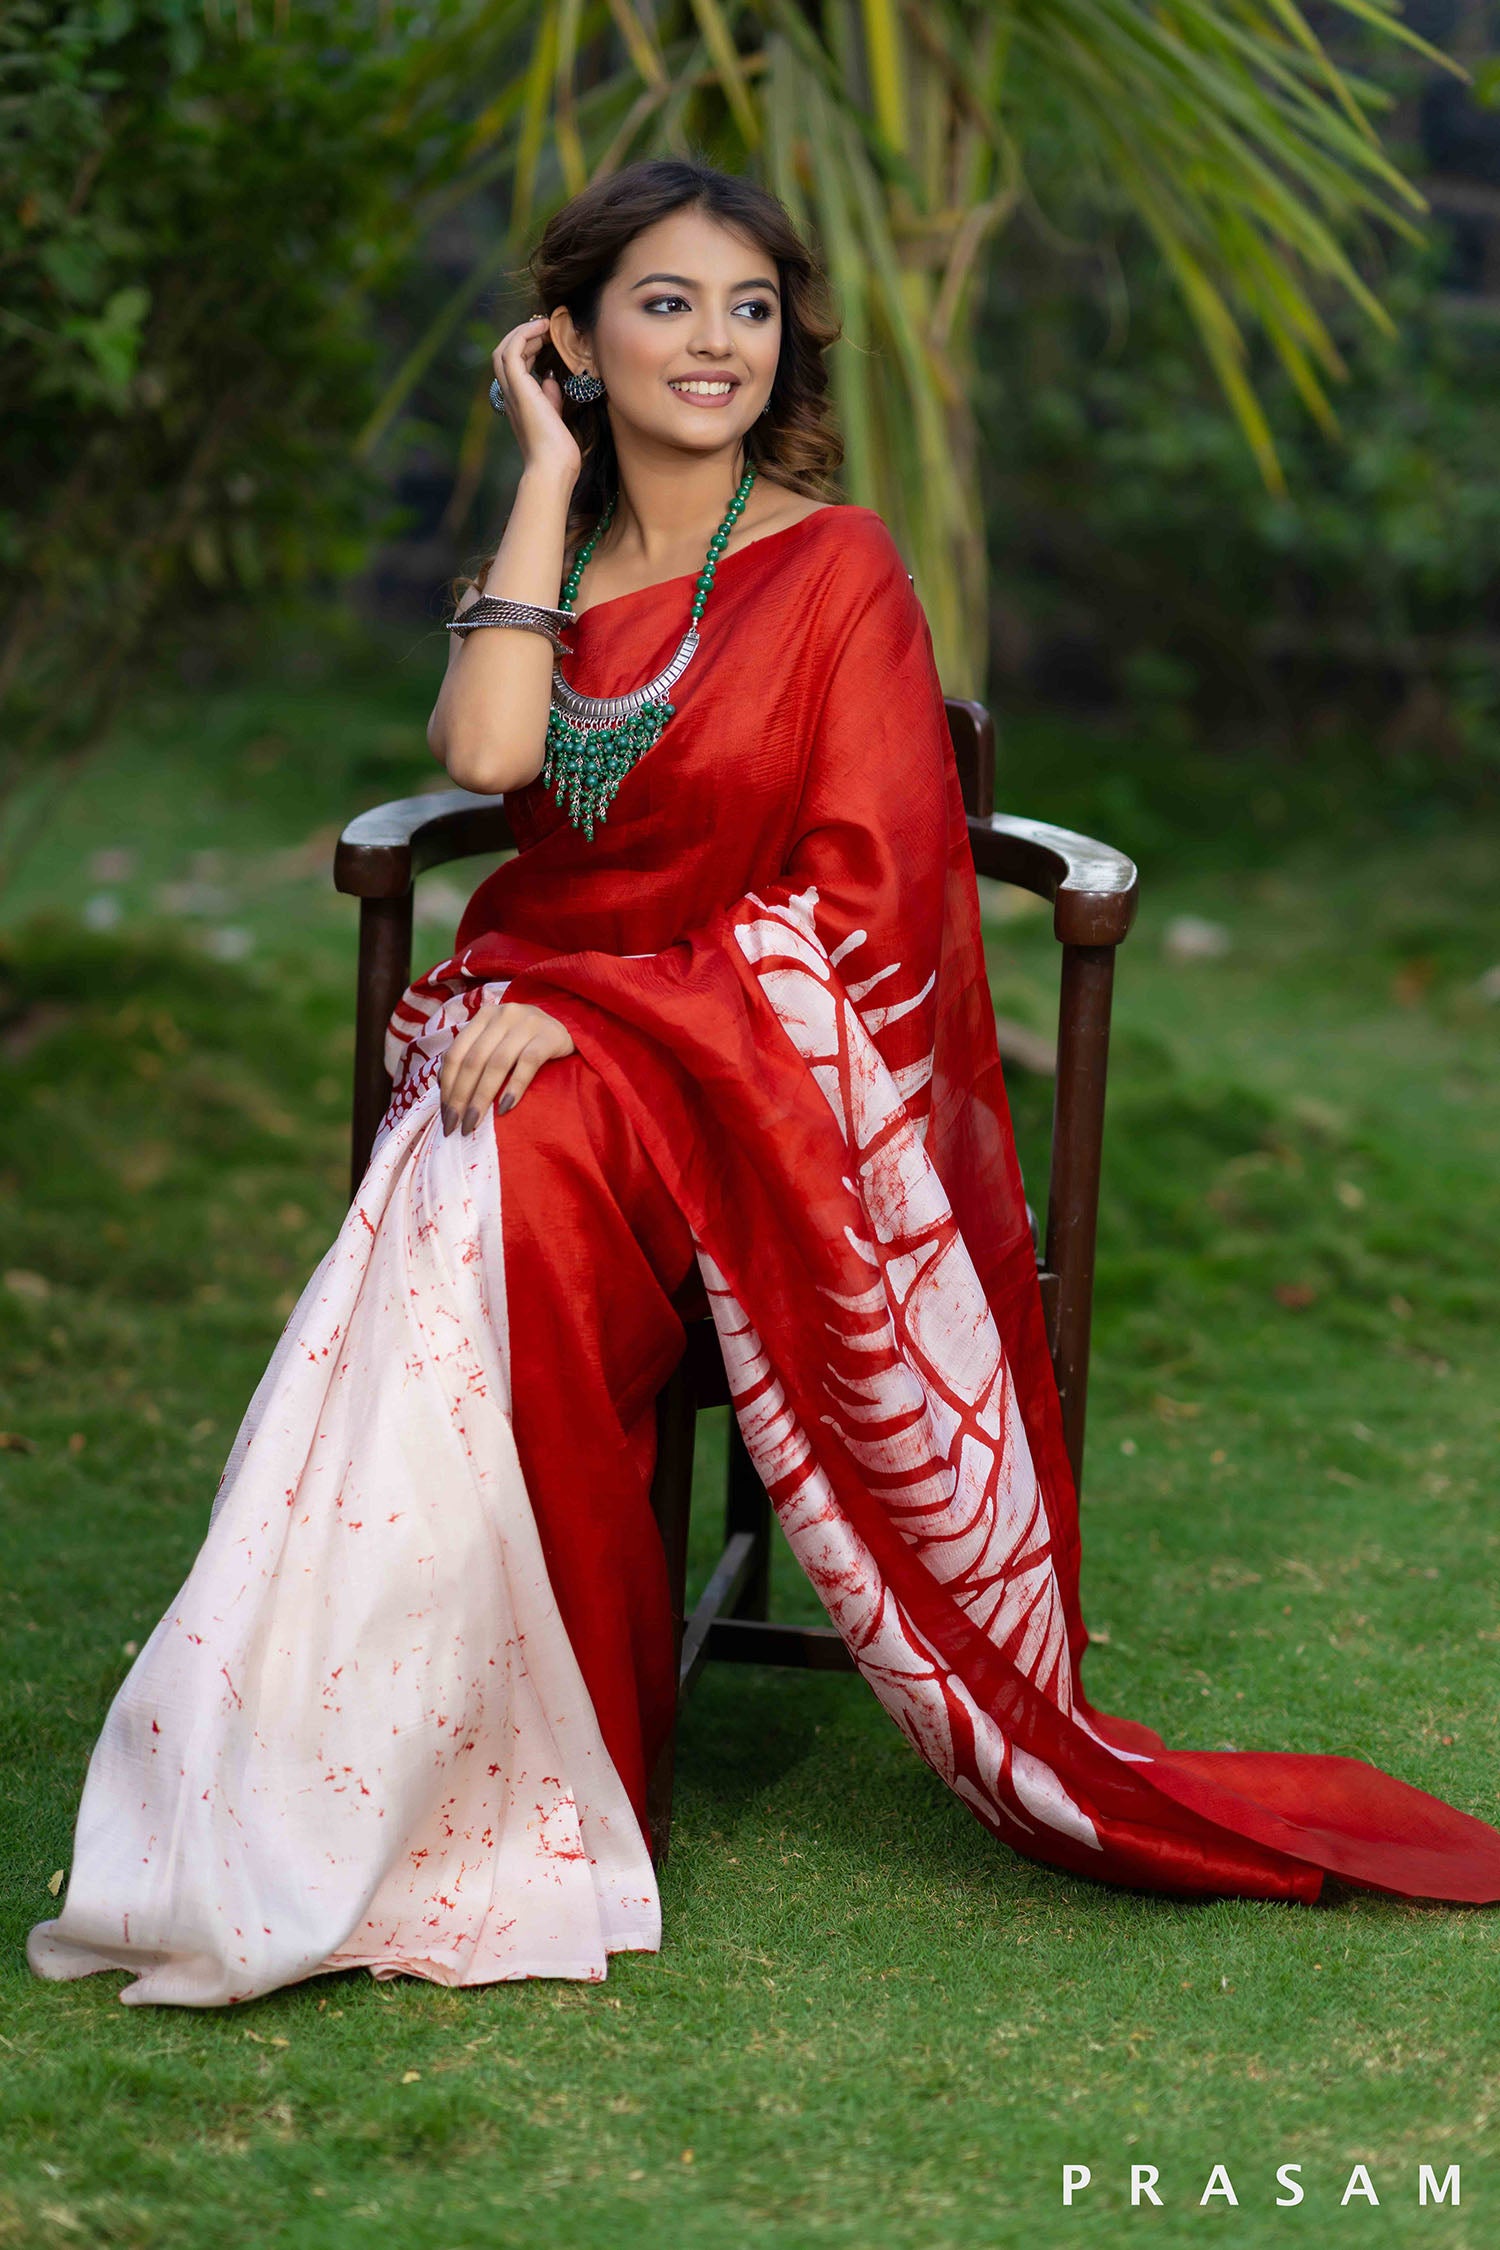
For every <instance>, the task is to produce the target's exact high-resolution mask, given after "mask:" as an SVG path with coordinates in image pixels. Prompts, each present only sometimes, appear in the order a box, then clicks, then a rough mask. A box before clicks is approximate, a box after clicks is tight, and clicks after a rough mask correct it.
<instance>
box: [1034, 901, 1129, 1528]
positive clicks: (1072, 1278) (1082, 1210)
mask: <svg viewBox="0 0 1500 2250" xmlns="http://www.w3.org/2000/svg"><path fill="white" fill-rule="evenodd" d="M1114 973H1115V949H1114V947H1113V945H1065V946H1064V947H1063V960H1062V993H1061V998H1060V1000H1059V1004H1058V1014H1057V1085H1056V1091H1055V1094H1054V1097H1053V1108H1052V1174H1051V1179H1050V1181H1049V1183H1048V1197H1047V1248H1046V1263H1047V1267H1048V1269H1049V1271H1050V1272H1051V1273H1052V1274H1055V1275H1056V1277H1057V1297H1056V1307H1057V1309H1056V1314H1055V1319H1054V1322H1053V1333H1052V1336H1051V1339H1050V1340H1051V1344H1052V1364H1053V1367H1054V1368H1055V1370H1056V1373H1057V1388H1058V1392H1059V1394H1060V1396H1061V1398H1062V1417H1063V1430H1064V1432H1065V1434H1066V1438H1067V1446H1068V1459H1069V1460H1070V1461H1071V1462H1072V1464H1073V1476H1074V1480H1075V1482H1076V1483H1077V1484H1078V1485H1079V1487H1080V1489H1081V1488H1082V1483H1083V1427H1084V1418H1085V1415H1086V1413H1087V1407H1088V1381H1089V1327H1090V1323H1091V1320H1092V1317H1093V1307H1094V1238H1095V1233H1096V1231H1097V1225H1098V1217H1099V1171H1100V1163H1101V1159H1102V1156H1103V1150H1104V1088H1105V1074H1106V1071H1107V1069H1108V1066H1109V1012H1110V999H1111V995H1112V992H1113V987H1114Z"/></svg>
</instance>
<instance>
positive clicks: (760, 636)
mask: <svg viewBox="0 0 1500 2250" xmlns="http://www.w3.org/2000/svg"><path fill="white" fill-rule="evenodd" d="M720 567H721V572H722V571H724V570H725V568H726V566H725V565H722V564H721V566H720ZM727 572H728V575H727V576H726V577H722V578H721V581H720V584H719V589H718V591H719V609H718V619H717V623H716V624H713V625H712V626H711V631H712V639H711V642H710V643H709V645H708V647H706V648H705V651H704V659H703V660H700V661H699V662H698V663H696V664H694V665H693V666H691V667H690V668H689V670H688V673H687V675H686V676H685V678H684V680H683V682H682V683H681V685H680V687H679V688H678V690H677V716H676V717H675V719H674V720H673V721H672V724H671V726H670V728H669V730H668V732H667V733H666V735H665V736H664V737H663V739H662V742H661V743H660V744H659V745H658V746H657V748H656V749H655V750H653V751H652V752H651V753H650V755H649V756H648V757H646V758H645V759H644V760H642V762H641V764H640V765H639V766H638V767H637V768H636V769H635V771H634V772H633V773H632V774H631V775H630V776H629V777H628V779H627V781H626V783H625V785H624V787H623V788H622V790H621V792H620V795H619V797H618V799H617V800H616V803H615V805H614V808H613V810H612V811H611V814H610V817H609V820H608V822H607V823H606V824H605V826H604V827H603V828H601V829H600V830H599V831H598V833H597V835H596V837H595V840H594V842H593V843H592V844H588V843H585V842H584V841H583V840H582V838H581V837H580V836H579V834H578V832H577V831H576V830H574V829H573V828H572V827H571V826H570V825H569V824H568V823H567V822H566V821H565V820H564V819H563V817H562V815H561V814H560V813H559V812H558V811H557V809H556V807H555V806H554V805H553V803H552V802H551V799H550V798H549V797H548V796H547V795H546V794H545V793H544V792H543V791H542V789H541V788H540V786H539V785H533V786H532V787H531V788H530V789H528V790H526V791H524V792H522V793H521V794H520V795H519V796H518V797H517V798H516V799H514V800H513V808H514V815H515V825H516V831H517V836H518V840H519V842H520V843H521V845H522V849H521V851H520V852H519V854H518V856H517V857H516V858H515V859H514V860H512V861H510V862H508V863H506V864H505V865H503V866H502V867H501V868H500V869H499V870H497V872H496V873H495V874H494V875H493V876H491V878H490V879H489V880H488V881H487V882H486V883H484V884H482V885H481V886H480V888H479V890H478V891H477V892H476V893H475V895H474V897H473V898H472V899H471V901H470V903H469V906H468V909H467V911H466V912H465V914H464V917H463V920H462V923H461V925H460V928H459V931H458V937H457V943H456V948H455V954H454V958H453V960H452V961H450V962H447V963H444V964H443V965H442V966H441V967H440V968H439V969H437V970H435V971H434V972H433V973H432V975H431V976H430V977H429V978H428V979H425V980H424V981H423V983H422V984H420V985H418V986H417V987H415V988H414V989H413V992H412V993H411V994H410V995H409V996H408V1000H407V1002H406V1003H404V1004H403V1008H402V1009H401V1010H399V1011H398V1014H397V1019H396V1024H395V1026H394V1030H393V1036H394V1038H395V1040H396V1042H397V1044H398V1045H399V1042H400V1040H401V1038H402V1036H403V1025H406V1026H414V1025H415V1024H416V1023H417V1022H418V1021H419V1020H420V1019H421V1018H422V1017H423V1015H424V1014H425V1012H426V1011H427V1010H428V1009H430V1008H431V1006H432V1005H433V1004H434V1003H435V1002H436V1001H437V1000H438V999H439V998H440V997H445V996H448V995H451V994H453V993H454V992H456V991H458V990H460V989H462V988H464V987H472V986H473V985H476V984H491V985H493V984H495V983H497V982H499V981H504V982H505V984H506V987H507V996H508V997H509V998H512V999H518V1000H519V999H526V1000H531V1001H533V1002H534V1003H535V1004H536V1005H538V1006H539V1007H542V1008H544V1009H546V1010H547V1011H548V1012H549V1013H551V1014H553V1015H555V1016H557V1017H558V1018H560V1019H561V1020H562V1021H563V1022H564V1023H565V1024H566V1025H567V1027H568V1029H569V1031H570V1032H571V1034H572V1036H573V1038H574V1041H575V1043H576V1045H577V1047H578V1050H579V1053H580V1055H581V1056H582V1057H583V1058H584V1060H585V1061H586V1062H587V1063H588V1064H589V1065H590V1066H591V1068H592V1069H593V1070H594V1071H595V1072H596V1073H597V1074H598V1077H599V1079H600V1080H601V1081H602V1082H603V1084H604V1085H605V1086H606V1087H607V1088H608V1089H609V1091H610V1092H611V1093H612V1095H613V1096H614V1098H615V1100H616V1101H617V1102H618V1104H619V1106H620V1108H621V1110H622V1111H623V1112H624V1113H625V1115H626V1116H627V1117H628V1118H629V1119H630V1121H631V1123H632V1124H633V1126H634V1129H635V1132H636V1135H637V1136H638V1138H639V1141H640V1143H641V1145H642V1146H643V1147H644V1149H645V1150H646V1151H647V1153H648V1154H649V1157H650V1159H651V1162H652V1164H653V1165H654V1166H655V1168H656V1170H657V1171H658V1172H659V1174H660V1177H661V1179H662V1181H663V1182H664V1183H665V1185H666V1187H667V1189H668V1191H669V1193H670V1196H671V1199H672V1201H673V1203H674V1204H675V1205H676V1206H677V1207H678V1209H679V1210H680V1211H681V1212H682V1213H683V1214H684V1215H685V1217H686V1219H687V1221H688V1223H689V1224H690V1226H691V1229H692V1233H693V1237H694V1239H695V1241H696V1243H697V1245H698V1249H699V1254H700V1263H701V1267H702V1270H703V1274H704V1279H705V1282H706V1285H707V1288H708V1293H709V1299H710V1303H711V1307H712V1310H713V1313H714V1317H715V1319H716V1321H717V1323H718V1327H719V1332H720V1339H721V1343H722V1346H723V1349H724V1352H725V1357H726V1363H727V1366H728V1369H729V1374H730V1380H731V1388H732V1391H733V1395H734V1400H735V1410H736V1413H737V1415H738V1417H739V1421H740V1425H741V1428H742V1430H743V1432H744V1435H745V1438H746V1441H747V1444H748V1447H749V1450H750V1453H751V1456H752V1458H753V1459H754V1461H755V1463H756V1465H757V1467H758V1468H759V1470H760V1472H761V1475H762V1478H763V1480H764V1482H765V1484H766V1487H767V1490H768V1491H769V1492H770V1494H771V1497H772V1500H773V1503H774V1505H775V1507H776V1511H777V1515H778V1518H779V1520H780V1522H781V1524H782V1526H783V1529H784V1530H785V1531H786V1533H787V1536H788V1538H789V1540H790V1543H791V1545H792V1548H793V1550H794V1552H795V1554H796V1556H797V1559H798V1561H799V1562H800V1563H801V1564H802V1566H803V1568H804V1569H805V1570H806V1572H807V1573H808V1576H809V1578H810V1579H811V1581H812V1583H813V1585H814V1586H815V1588H816V1589H817V1592H818V1594H819V1596H820V1598H821V1599H822V1600H823V1602H824V1604H825V1605H826V1607H827V1609H828V1612H829V1615H830V1617H831V1618H832V1619H833V1621H834V1623H835V1624H836V1625H837V1627H838V1628H839V1630H840V1632H841V1633H842V1634H843V1635H844V1638H845V1640H846V1641H847V1643H848V1645H849V1647H850V1649H851V1651H852V1653H853V1655H854V1657H855V1659H856V1662H857V1664H858V1667H859V1669H860V1671H861V1673H862V1674H863V1676H864V1677H865V1679H866V1680H867V1681H868V1682H869V1683H870V1685H871V1686H872V1687H873V1688H874V1690H875V1692H876V1694H877V1695H878V1696H879V1697H880V1700H881V1701H882V1703H883V1704H884V1705H885V1707H886V1709H887V1710H888V1711H889V1712H890V1713H891V1715H892V1717H893V1718H894V1719H895V1720H896V1722H897V1724H898V1725H899V1726H900V1727H901V1728H902V1729H903V1731H904V1732H905V1733H906V1734H907V1735H908V1737H909V1738H910V1739H911V1741H912V1742H913V1744H914V1745H915V1747H916V1748H917V1749H918V1751H919V1752H920V1753H921V1755H922V1756H923V1757H924V1758H926V1759H927V1760H928V1762H929V1763H930V1764H931V1765H933V1766H934V1767H935V1769H936V1770H937V1771H938V1772H939V1773H940V1774H941V1775H942V1776H943V1778H944V1779H945V1780H946V1781H947V1782H948V1784H949V1785H950V1787H952V1788H953V1789H954V1790H955V1791H956V1792H957V1793H958V1794H959V1795H960V1796H961V1797H962V1798H963V1799H964V1801H965V1803H967V1804H968V1805H969V1807H970V1809H971V1810H972V1811H973V1812H974V1813H975V1814H976V1816H977V1817H978V1818H979V1819H980V1820H981V1821H982V1822H983V1823H984V1825H985V1826H986V1827H988V1828H989V1829H991V1830H992V1831H993V1833H994V1834H995V1835H996V1836H998V1837H999V1838H1000V1839H1001V1840H1002V1841H1003V1842H1005V1843H1008V1844H1009V1845H1011V1846H1012V1848H1013V1849H1015V1850H1017V1851H1019V1852H1022V1853H1024V1854H1025V1855H1026V1856H1028V1857H1031V1858H1035V1859H1041V1860H1044V1861H1048V1862H1050V1863H1052V1864H1054V1865H1057V1866H1060V1867H1065V1868H1068V1869H1070V1870H1072V1871H1074V1872H1076V1873H1080V1874H1087V1875H1092V1876H1096V1877H1099V1878H1101V1879H1103V1880H1106V1881H1110V1882H1115V1883H1123V1884H1133V1885H1139V1886H1142V1887H1146V1888H1149V1889H1153V1890H1161V1891H1172V1892H1184V1893H1236V1894H1243V1895H1253V1896H1265V1897H1292V1898H1300V1899H1312V1898H1314V1897H1316V1896H1317V1893H1318V1890H1319V1888H1320V1885H1321V1883H1322V1879H1323V1875H1324V1874H1325V1873H1328V1874H1333V1875H1337V1876H1339V1877H1341V1878H1343V1879H1344V1880H1346V1881H1348V1882H1352V1883H1357V1884H1362V1885H1366V1886H1368V1887H1370V1888H1374V1889H1380V1890H1386V1891H1391V1892H1396V1893H1400V1894H1402V1895H1406V1896H1412V1897H1425V1898H1434V1899H1451V1900H1464V1901H1470V1902H1475V1903H1479V1902H1491V1901H1495V1900H1497V1899H1500V1834H1497V1833H1496V1831H1495V1830H1493V1829H1492V1828H1490V1827H1488V1826H1487V1825H1486V1824H1485V1823H1483V1822H1482V1821H1479V1820H1477V1819H1475V1818H1474V1817H1472V1816H1470V1815H1468V1814H1465V1813H1462V1812H1459V1811H1457V1810H1455V1809H1454V1808H1452V1807H1450V1806H1448V1805H1446V1804H1444V1803H1443V1802H1442V1801H1441V1800H1439V1799H1437V1798H1435V1797H1432V1796H1430V1795H1428V1794H1427V1793H1426V1792H1424V1791H1422V1790H1419V1789H1416V1788H1413V1787H1411V1786H1409V1785H1407V1784H1406V1783H1403V1782H1400V1781H1398V1780H1395V1779H1393V1778H1392V1777H1390V1776H1388V1775H1386V1774H1384V1773H1382V1772H1380V1771H1379V1770H1378V1769H1377V1768H1375V1767H1373V1766H1370V1765H1367V1764H1365V1763H1363V1762H1362V1761H1360V1760H1358V1759H1353V1758H1345V1757H1318V1756H1307V1755H1296V1754H1284V1755H1274V1754H1271V1753H1266V1752H1234V1753H1230V1752H1222V1753H1216V1752H1206V1751H1191V1750H1183V1751H1170V1750H1168V1749H1167V1748H1166V1747H1165V1746H1164V1745H1163V1743H1162V1742H1161V1741H1160V1739H1159V1738H1158V1737H1157V1736H1156V1735H1155V1734H1154V1733H1152V1731H1151V1730H1150V1729H1149V1728H1147V1727H1144V1726H1141V1725H1139V1724H1137V1723H1135V1722H1132V1721H1130V1720H1127V1719H1122V1718H1117V1717H1111V1716H1108V1715H1106V1714H1104V1713H1101V1712H1099V1711H1096V1710H1095V1709H1094V1708H1093V1707H1092V1706H1091V1705H1090V1703H1089V1701H1088V1698H1087V1696H1086V1695H1085V1693H1084V1690H1083V1686H1082V1682H1081V1678H1080V1670H1079V1667H1080V1661H1081V1659H1082V1656H1083V1652H1084V1649H1085V1647H1086V1646H1087V1638H1088V1636H1087V1633H1086V1630H1085V1627H1084V1623H1083V1618H1082V1615H1081V1612H1080V1608H1079V1595H1078V1573H1079V1532H1078V1509H1077V1501H1076V1497H1075V1495H1074V1492H1073V1488H1072V1481H1071V1476H1070V1472H1069V1468H1068V1463H1067V1458H1066V1455H1065V1453H1064V1450H1063V1444H1062V1430H1061V1422H1060V1416H1059V1410H1058V1403H1057V1396H1056V1391H1055V1387H1054V1384H1053V1380H1052V1373H1051V1367H1050V1362H1049V1359H1048V1355H1047V1350H1046V1344H1045V1338H1044V1334H1043V1328H1042V1317H1041V1306H1040V1299H1039V1294H1038V1290H1037V1285H1036V1278H1035V1263H1034V1257H1033V1253H1032V1247H1031V1241H1030V1235H1029V1229H1028V1224H1027V1219H1026V1213H1025V1203H1024V1197H1023V1194H1022V1189H1021V1181H1020V1176H1019V1172H1018V1169H1017V1165H1016V1160H1015V1152H1014V1143H1013V1139H1012V1135H1011V1130H1010V1123H1009V1115H1008V1111H1007V1107H1006V1101H1005V1093H1004V1088H1003V1085H1002V1082H1001V1070H1000V1062H999V1057H998V1054H997V1051H996V1046H995V1035H994V1019H993V1013H992V1009H991V1004H990V1000H989V994H988V989H987V984H986V979H985V971H984V959H983V952H982V947H981V942H980V931H979V917H978V901H977V895H976V889H975V884H974V878H973V871H972V864H971V861H970V857H969V852H968V844H967V836H966V831H965V825H964V817H963V808H962V802H961V799H960V794H959V785H958V777H957V773H956V770H955V767H954V764H953V759H952V754H951V750H950V747H949V738H948V731H947V724H946V719H945V715H944V710H943V701H942V691H941V687H940V685H939V681H938V678H937V673H936V669H935V666H934V663H933V657H932V648H931V639H930V636H929V634H928V631H927V626H926V620H925V618H924V616H923V614H922V610H921V607H920V604H919V603H918V601H917V599H916V596H915V594H914V593H913V591H912V589H911V586H910V583H909V581H908V578H907V575H906V572H905V570H904V568H903V567H902V565H901V563H900V558H899V556H898V553H897V551H896V548H895V546H894V543H893V541H892V540H891V538H890V535H889V533H888V532H887V530H886V528H885V526H884V524H883V523H882V521H881V520H880V518H879V517H878V516H876V515H874V514H873V513H872V512H870V511H869V510H866V509H862V508H853V507H845V508H837V509H832V508H830V509H825V510H822V511H821V512H819V513H817V514H815V515H813V516H811V517H809V518H807V519H805V520H804V522H803V523H802V524H800V525H796V526H793V527H790V528H789V529H787V530H785V531H783V532H781V533H778V534H772V535H771V536H770V537H768V538H765V539H763V540H760V541H758V542H756V543H754V544H753V545H751V546H749V547H747V548H744V549H742V550H740V551H739V553H738V554H735V555H731V556H730V557H729V558H728V562H727ZM688 592H689V582H688V581H687V580H686V579H682V580H676V581H673V582H671V583H669V584H666V585H662V586H656V587H652V588H649V589H646V590H644V591H642V592H640V593H636V594H629V595H625V596H621V597H620V598H618V599H616V600H614V601H609V602H604V603H600V604H598V605H596V606H595V607H594V608H592V609H590V610H588V611H586V612H585V613H584V615H583V617H582V619H581V620H580V623H579V626H578V629H577V635H576V647H577V654H576V656H575V658H574V659H573V662H572V664H571V667H570V674H571V677H572V678H573V679H574V681H575V683H576V684H577V685H578V686H579V687H580V688H582V689H583V690H584V691H585V692H587V693H590V694H596V695H609V694H615V693H618V692H621V691H622V690H623V689H625V688H626V687H628V686H629V685H630V684H632V683H633V682H634V681H636V680H638V679H643V678H647V677H649V676H650V675H651V674H652V673H653V672H654V671H655V670H656V669H657V668H658V667H659V665H660V664H661V663H662V662H664V661H665V659H666V657H667V656H668V655H669V654H670V651H671V648H672V647H673V646H674V645H675V641H676V638H677V635H678V634H679V632H680V629H681V615H680V613H681V611H682V610H683V606H684V602H685V601H686V599H687V596H688ZM547 1067H552V1066H547ZM521 1106H522V1107H524V1102H523V1104H522V1105H521ZM514 1114H519V1111H518V1112H517V1113H514ZM496 1122H497V1138H498V1140H499V1144H500V1149H501V1161H502V1168H503V1165H504V1161H505V1145H506V1142H505V1135H506V1128H507V1126H508V1125H509V1124H510V1122H511V1119H509V1118H507V1119H499V1120H497V1121H496ZM542 1529H543V1539H544V1544H545V1542H546V1526H545V1524H544V1525H543V1527H542ZM611 1693H613V1694H616V1695H620V1696H628V1695H629V1693H630V1687H629V1683H628V1682H626V1681H625V1680H624V1679H623V1678H621V1679H618V1680H617V1681H616V1682H615V1683H614V1687H613V1690H611V1689H610V1688H609V1687H608V1686H604V1685H603V1684H602V1683H601V1685H598V1686H596V1687H595V1703H596V1708H599V1707H601V1706H603V1707H607V1703H608V1700H609V1698H610V1696H611ZM601 1716H602V1709H601ZM653 1724H654V1726H659V1724H660V1714H659V1713H658V1714H655V1715H654V1717H653ZM606 1733H608V1728H607V1727H606ZM650 1746H651V1745H650V1744H649V1743H648V1751H649V1748H650Z"/></svg>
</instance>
